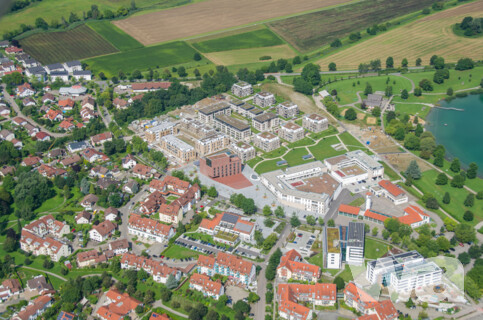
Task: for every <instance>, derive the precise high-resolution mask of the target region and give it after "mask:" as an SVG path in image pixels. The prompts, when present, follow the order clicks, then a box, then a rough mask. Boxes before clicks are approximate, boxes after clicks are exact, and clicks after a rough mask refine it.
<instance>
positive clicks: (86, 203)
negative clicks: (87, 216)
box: [80, 194, 99, 211]
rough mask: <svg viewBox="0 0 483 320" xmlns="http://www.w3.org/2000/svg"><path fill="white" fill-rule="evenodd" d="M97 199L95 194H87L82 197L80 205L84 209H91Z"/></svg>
mask: <svg viewBox="0 0 483 320" xmlns="http://www.w3.org/2000/svg"><path fill="white" fill-rule="evenodd" d="M97 201H99V198H98V197H97V196H96V195H95V194H88V195H86V196H85V197H84V198H83V199H82V201H81V203H80V205H81V206H82V207H84V209H86V210H90V211H92V209H93V207H94V206H95V205H96V203H97Z"/></svg>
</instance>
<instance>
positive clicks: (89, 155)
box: [81, 148, 109, 163]
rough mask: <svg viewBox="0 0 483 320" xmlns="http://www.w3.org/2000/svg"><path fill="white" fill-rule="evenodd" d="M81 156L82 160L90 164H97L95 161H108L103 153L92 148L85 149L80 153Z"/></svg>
mask: <svg viewBox="0 0 483 320" xmlns="http://www.w3.org/2000/svg"><path fill="white" fill-rule="evenodd" d="M81 155H82V157H83V158H84V159H86V160H87V161H89V162H90V163H93V162H97V161H101V162H104V161H109V157H108V156H106V155H105V154H104V153H102V152H100V151H97V150H96V149H93V148H87V149H85V150H83V151H82V152H81Z"/></svg>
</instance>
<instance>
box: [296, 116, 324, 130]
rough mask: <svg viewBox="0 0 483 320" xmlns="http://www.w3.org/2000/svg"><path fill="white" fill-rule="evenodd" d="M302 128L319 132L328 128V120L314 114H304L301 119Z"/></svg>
mask: <svg viewBox="0 0 483 320" xmlns="http://www.w3.org/2000/svg"><path fill="white" fill-rule="evenodd" d="M302 127H303V128H304V129H307V130H309V131H312V132H321V131H324V130H327V129H328V128H329V120H327V118H326V117H322V116H321V115H318V114H316V113H312V114H305V115H304V117H303V119H302Z"/></svg>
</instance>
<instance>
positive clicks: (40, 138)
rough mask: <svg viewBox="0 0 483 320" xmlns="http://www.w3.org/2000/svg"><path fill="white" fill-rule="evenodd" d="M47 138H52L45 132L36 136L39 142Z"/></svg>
mask: <svg viewBox="0 0 483 320" xmlns="http://www.w3.org/2000/svg"><path fill="white" fill-rule="evenodd" d="M47 137H50V136H49V135H48V134H47V133H45V132H43V131H40V132H37V133H36V134H35V138H37V140H44V139H45V138H47Z"/></svg>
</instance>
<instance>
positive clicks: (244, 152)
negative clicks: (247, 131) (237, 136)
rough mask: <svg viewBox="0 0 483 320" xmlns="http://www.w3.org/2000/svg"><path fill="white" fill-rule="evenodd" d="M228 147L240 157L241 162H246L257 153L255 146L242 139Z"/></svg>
mask: <svg viewBox="0 0 483 320" xmlns="http://www.w3.org/2000/svg"><path fill="white" fill-rule="evenodd" d="M229 149H230V151H231V152H233V153H234V154H236V155H237V156H238V157H239V158H240V159H241V161H242V163H246V162H247V161H248V160H251V159H253V158H255V157H256V155H257V152H256V150H255V148H254V147H253V146H251V145H249V144H248V143H246V142H243V141H238V142H234V143H232V144H231V145H230V147H229Z"/></svg>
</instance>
